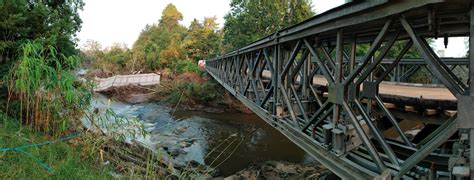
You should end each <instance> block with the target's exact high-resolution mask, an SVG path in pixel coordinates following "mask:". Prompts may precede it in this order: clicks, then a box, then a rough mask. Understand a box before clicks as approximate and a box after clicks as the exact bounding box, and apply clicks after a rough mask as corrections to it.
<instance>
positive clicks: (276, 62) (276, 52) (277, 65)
mask: <svg viewBox="0 0 474 180" xmlns="http://www.w3.org/2000/svg"><path fill="white" fill-rule="evenodd" d="M273 48H274V49H273V71H274V72H273V74H272V86H273V107H272V108H273V115H274V116H275V118H277V117H278V108H277V107H278V99H279V98H280V97H279V96H280V92H279V91H278V90H279V87H278V86H279V83H278V82H280V79H279V77H280V76H279V75H278V74H280V71H281V62H280V60H281V59H282V58H281V52H280V45H278V44H276V45H275V46H274V47H273ZM275 120H276V119H275Z"/></svg>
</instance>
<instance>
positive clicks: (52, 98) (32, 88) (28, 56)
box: [5, 41, 91, 132]
mask: <svg viewBox="0 0 474 180" xmlns="http://www.w3.org/2000/svg"><path fill="white" fill-rule="evenodd" d="M57 54H58V53H57V51H56V48H54V47H52V46H43V45H42V44H41V43H39V42H36V41H32V42H30V41H27V42H26V43H24V44H22V45H21V56H20V58H19V60H18V62H17V64H15V66H14V67H12V68H11V69H10V71H9V73H8V74H9V75H8V76H7V77H6V79H5V82H6V83H7V86H8V91H9V92H8V94H9V97H8V103H9V105H11V107H9V106H8V105H7V110H9V111H10V112H12V115H14V116H18V117H17V118H19V119H21V120H22V121H23V123H24V124H26V125H28V126H34V127H35V128H36V129H41V130H44V131H47V132H61V131H63V130H66V129H67V128H68V125H69V123H70V121H71V120H72V119H73V118H74V117H76V116H78V115H80V112H82V111H83V110H85V109H86V108H87V107H88V106H89V104H90V97H91V93H90V89H91V85H90V84H87V83H82V82H77V81H76V78H75V76H74V75H72V74H71V73H70V72H69V69H73V68H74V67H76V66H77V65H78V64H79V58H78V57H77V56H65V55H63V54H59V56H58V55H57Z"/></svg>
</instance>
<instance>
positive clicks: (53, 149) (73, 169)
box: [0, 113, 113, 179]
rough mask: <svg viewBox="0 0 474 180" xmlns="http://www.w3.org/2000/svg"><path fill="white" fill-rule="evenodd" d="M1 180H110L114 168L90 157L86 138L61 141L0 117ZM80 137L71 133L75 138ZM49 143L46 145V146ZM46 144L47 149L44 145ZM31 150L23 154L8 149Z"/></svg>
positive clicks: (20, 151) (2, 115) (22, 151)
mask: <svg viewBox="0 0 474 180" xmlns="http://www.w3.org/2000/svg"><path fill="white" fill-rule="evenodd" d="M0 118H1V120H0V148H2V149H3V150H1V151H0V177H3V178H6V179H110V178H112V176H111V175H110V172H111V171H112V169H113V168H112V167H111V166H108V165H100V164H98V163H96V160H95V159H94V158H93V157H91V156H89V155H88V154H87V150H88V149H89V148H90V147H89V144H84V143H81V142H83V141H82V140H83V138H84V137H83V136H82V135H83V134H80V136H77V137H76V136H74V137H73V138H71V139H68V140H64V141H57V140H58V139H59V138H55V137H49V136H48V135H46V134H43V133H40V132H36V131H35V130H34V129H31V128H28V127H24V126H23V127H22V126H21V125H19V124H18V123H16V122H15V121H13V120H11V119H9V118H7V117H6V115H5V114H3V113H0ZM76 134H78V133H77V132H76V133H73V132H71V135H76ZM45 143H46V144H45ZM42 144H43V145H42ZM21 146H30V147H25V148H21V149H19V150H14V149H10V150H7V149H5V148H13V147H21Z"/></svg>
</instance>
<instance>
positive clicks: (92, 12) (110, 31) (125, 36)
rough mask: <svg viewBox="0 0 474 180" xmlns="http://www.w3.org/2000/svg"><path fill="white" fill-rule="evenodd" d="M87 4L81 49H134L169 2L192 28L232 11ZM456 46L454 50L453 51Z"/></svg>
mask: <svg viewBox="0 0 474 180" xmlns="http://www.w3.org/2000/svg"><path fill="white" fill-rule="evenodd" d="M84 1H85V3H86V5H85V6H84V10H83V11H82V12H80V15H81V18H82V21H83V23H82V29H81V31H80V32H79V33H78V38H79V46H80V47H82V45H83V44H84V43H85V42H86V41H87V40H95V41H98V42H99V43H100V44H102V47H104V48H105V47H110V46H111V45H113V44H114V43H120V44H125V45H127V46H128V47H129V48H131V47H132V45H133V43H134V42H135V40H136V39H137V38H138V35H139V34H140V32H141V31H142V29H143V28H144V27H145V26H146V25H147V24H154V23H158V20H159V19H160V17H161V12H162V11H163V9H164V8H165V7H166V5H168V4H169V3H173V4H174V5H175V6H176V7H177V8H178V10H179V11H180V12H181V13H182V14H183V21H182V22H181V24H183V25H184V26H186V27H188V26H189V24H190V23H191V21H192V20H193V19H195V18H196V19H198V20H203V19H204V17H213V16H216V17H217V22H218V23H219V24H220V26H221V27H222V25H223V24H224V16H225V15H226V14H227V12H228V11H229V9H230V7H229V3H230V0H84ZM343 3H344V0H312V4H313V10H314V11H316V13H322V12H324V11H327V10H329V9H331V8H334V7H336V6H339V5H342V4H343ZM453 46H454V48H453ZM435 48H436V51H439V50H444V45H443V40H442V39H439V40H437V41H435ZM464 49H465V46H464V39H463V38H455V39H450V45H449V48H448V49H446V50H444V51H445V52H444V54H445V56H449V57H458V56H462V55H464V53H465V50H464Z"/></svg>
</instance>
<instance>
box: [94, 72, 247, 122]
mask: <svg viewBox="0 0 474 180" xmlns="http://www.w3.org/2000/svg"><path fill="white" fill-rule="evenodd" d="M101 94H104V95H106V96H107V97H109V98H112V99H117V100H119V101H121V102H125V103H130V104H137V103H144V102H155V103H161V104H164V105H167V106H169V107H172V108H175V109H177V110H191V111H205V112H210V113H224V112H239V113H246V114H252V112H251V110H250V109H248V108H247V107H245V106H244V105H243V104H242V103H240V101H238V100H237V99H236V98H234V97H233V96H232V95H230V94H229V93H228V92H227V91H225V90H224V88H223V87H221V86H220V85H219V84H218V83H217V82H214V81H213V80H212V79H209V77H207V76H200V75H198V74H197V73H189V72H187V73H183V74H181V75H179V76H176V77H169V78H164V80H163V81H162V82H160V84H159V85H157V86H147V87H143V86H123V87H113V88H110V89H108V90H106V91H103V92H101Z"/></svg>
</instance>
